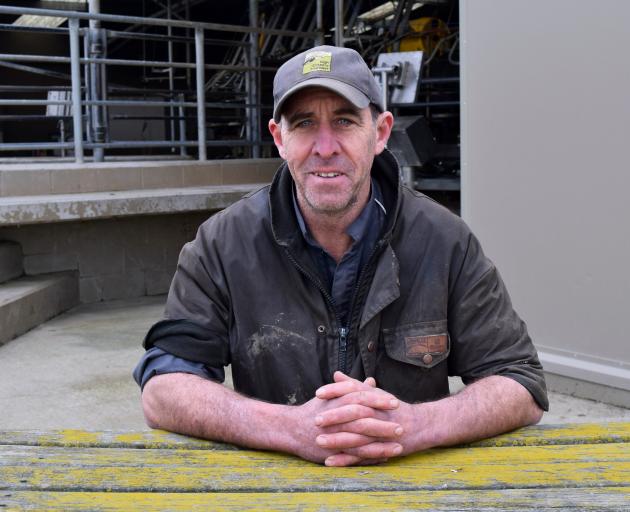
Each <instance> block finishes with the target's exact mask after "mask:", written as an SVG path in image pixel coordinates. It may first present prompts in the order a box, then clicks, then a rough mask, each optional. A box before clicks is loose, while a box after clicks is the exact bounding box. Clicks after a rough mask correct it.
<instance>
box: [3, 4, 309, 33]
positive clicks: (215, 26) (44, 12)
mask: <svg viewBox="0 0 630 512" xmlns="http://www.w3.org/2000/svg"><path fill="white" fill-rule="evenodd" d="M0 14H14V15H16V16H21V15H22V14H34V15H37V16H52V17H61V18H68V19H77V20H98V21H109V22H112V23H129V24H138V25H155V26H159V27H168V26H171V27H179V28H190V29H197V28H199V29H201V30H214V31H218V32H241V33H246V34H248V33H252V32H253V33H256V34H269V35H278V36H294V37H299V38H302V39H316V38H317V37H319V35H320V33H319V32H301V31H298V30H281V29H274V28H262V27H251V26H244V25H230V24H225V23H207V22H196V21H186V20H167V19H160V18H142V17H140V16H120V15H116V14H92V13H86V12H77V11H60V10H55V9H36V8H31V7H10V6H0Z"/></svg>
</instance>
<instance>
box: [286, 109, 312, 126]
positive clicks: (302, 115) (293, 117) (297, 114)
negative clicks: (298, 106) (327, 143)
mask: <svg viewBox="0 0 630 512" xmlns="http://www.w3.org/2000/svg"><path fill="white" fill-rule="evenodd" d="M314 115H315V113H314V112H304V111H299V110H298V111H297V112H293V113H292V114H291V115H289V116H287V121H288V122H289V124H293V123H295V122H296V121H299V120H300V119H307V118H309V117H313V116H314Z"/></svg>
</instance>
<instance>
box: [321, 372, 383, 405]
mask: <svg viewBox="0 0 630 512" xmlns="http://www.w3.org/2000/svg"><path fill="white" fill-rule="evenodd" d="M338 373H341V372H335V376H336V375H337V374H338ZM341 375H343V374H341ZM344 377H346V376H344ZM361 389H373V388H371V387H370V386H368V385H367V384H364V383H363V382H361V381H358V380H356V379H351V378H350V377H347V378H346V379H343V380H339V381H336V382H333V383H331V384H325V385H323V386H322V387H320V388H319V389H317V391H315V396H316V397H317V398H321V399H322V400H330V399H332V398H339V397H340V396H343V395H347V394H348V393H353V392H355V391H360V390H361Z"/></svg>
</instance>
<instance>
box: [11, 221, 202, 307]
mask: <svg viewBox="0 0 630 512" xmlns="http://www.w3.org/2000/svg"><path fill="white" fill-rule="evenodd" d="M209 215H210V212H195V213H184V214H178V215H152V216H137V217H129V218H120V219H105V220H95V221H89V222H63V223H54V224H38V225H29V226H18V227H4V228H0V239H3V240H12V241H15V242H18V243H19V244H20V245H21V246H22V251H23V254H24V260H23V261H24V272H25V273H26V274H28V275H38V274H45V273H49V272H58V271H63V270H75V271H77V272H78V275H79V295H80V296H79V299H80V301H81V302H97V301H101V300H111V299H121V298H130V297H141V296H143V295H157V294H162V293H166V292H167V291H168V287H169V284H170V282H171V279H172V277H173V273H174V272H175V268H176V265H177V258H178V256H179V251H180V250H181V247H182V246H183V245H184V244H185V243H186V242H188V241H189V240H192V239H193V238H194V236H195V233H196V230H197V228H198V226H199V224H201V223H202V222H203V221H204V220H205V219H207V218H208V217H209Z"/></svg>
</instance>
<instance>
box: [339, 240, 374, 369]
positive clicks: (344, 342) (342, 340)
mask: <svg viewBox="0 0 630 512" xmlns="http://www.w3.org/2000/svg"><path fill="white" fill-rule="evenodd" d="M382 243H383V240H379V241H377V242H376V244H375V245H374V248H373V249H372V252H371V253H370V256H369V257H368V260H367V264H366V265H365V266H364V267H363V268H362V269H361V272H360V273H359V278H358V279H357V284H356V285H355V286H354V290H353V292H352V303H351V304H350V309H349V310H348V321H349V322H351V321H352V314H353V313H354V308H355V305H356V304H355V303H356V298H357V293H359V289H360V287H361V283H362V281H363V278H364V277H365V273H366V269H367V268H369V267H370V264H371V263H372V258H374V254H376V253H377V252H378V250H379V249H380V247H381V246H382ZM350 327H351V326H349V327H348V328H343V329H341V330H340V333H339V345H340V348H341V347H342V346H343V368H342V369H341V370H342V371H343V373H345V374H346V375H347V374H348V371H347V368H346V366H347V362H346V361H347V356H346V352H347V348H348V335H349V334H350Z"/></svg>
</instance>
